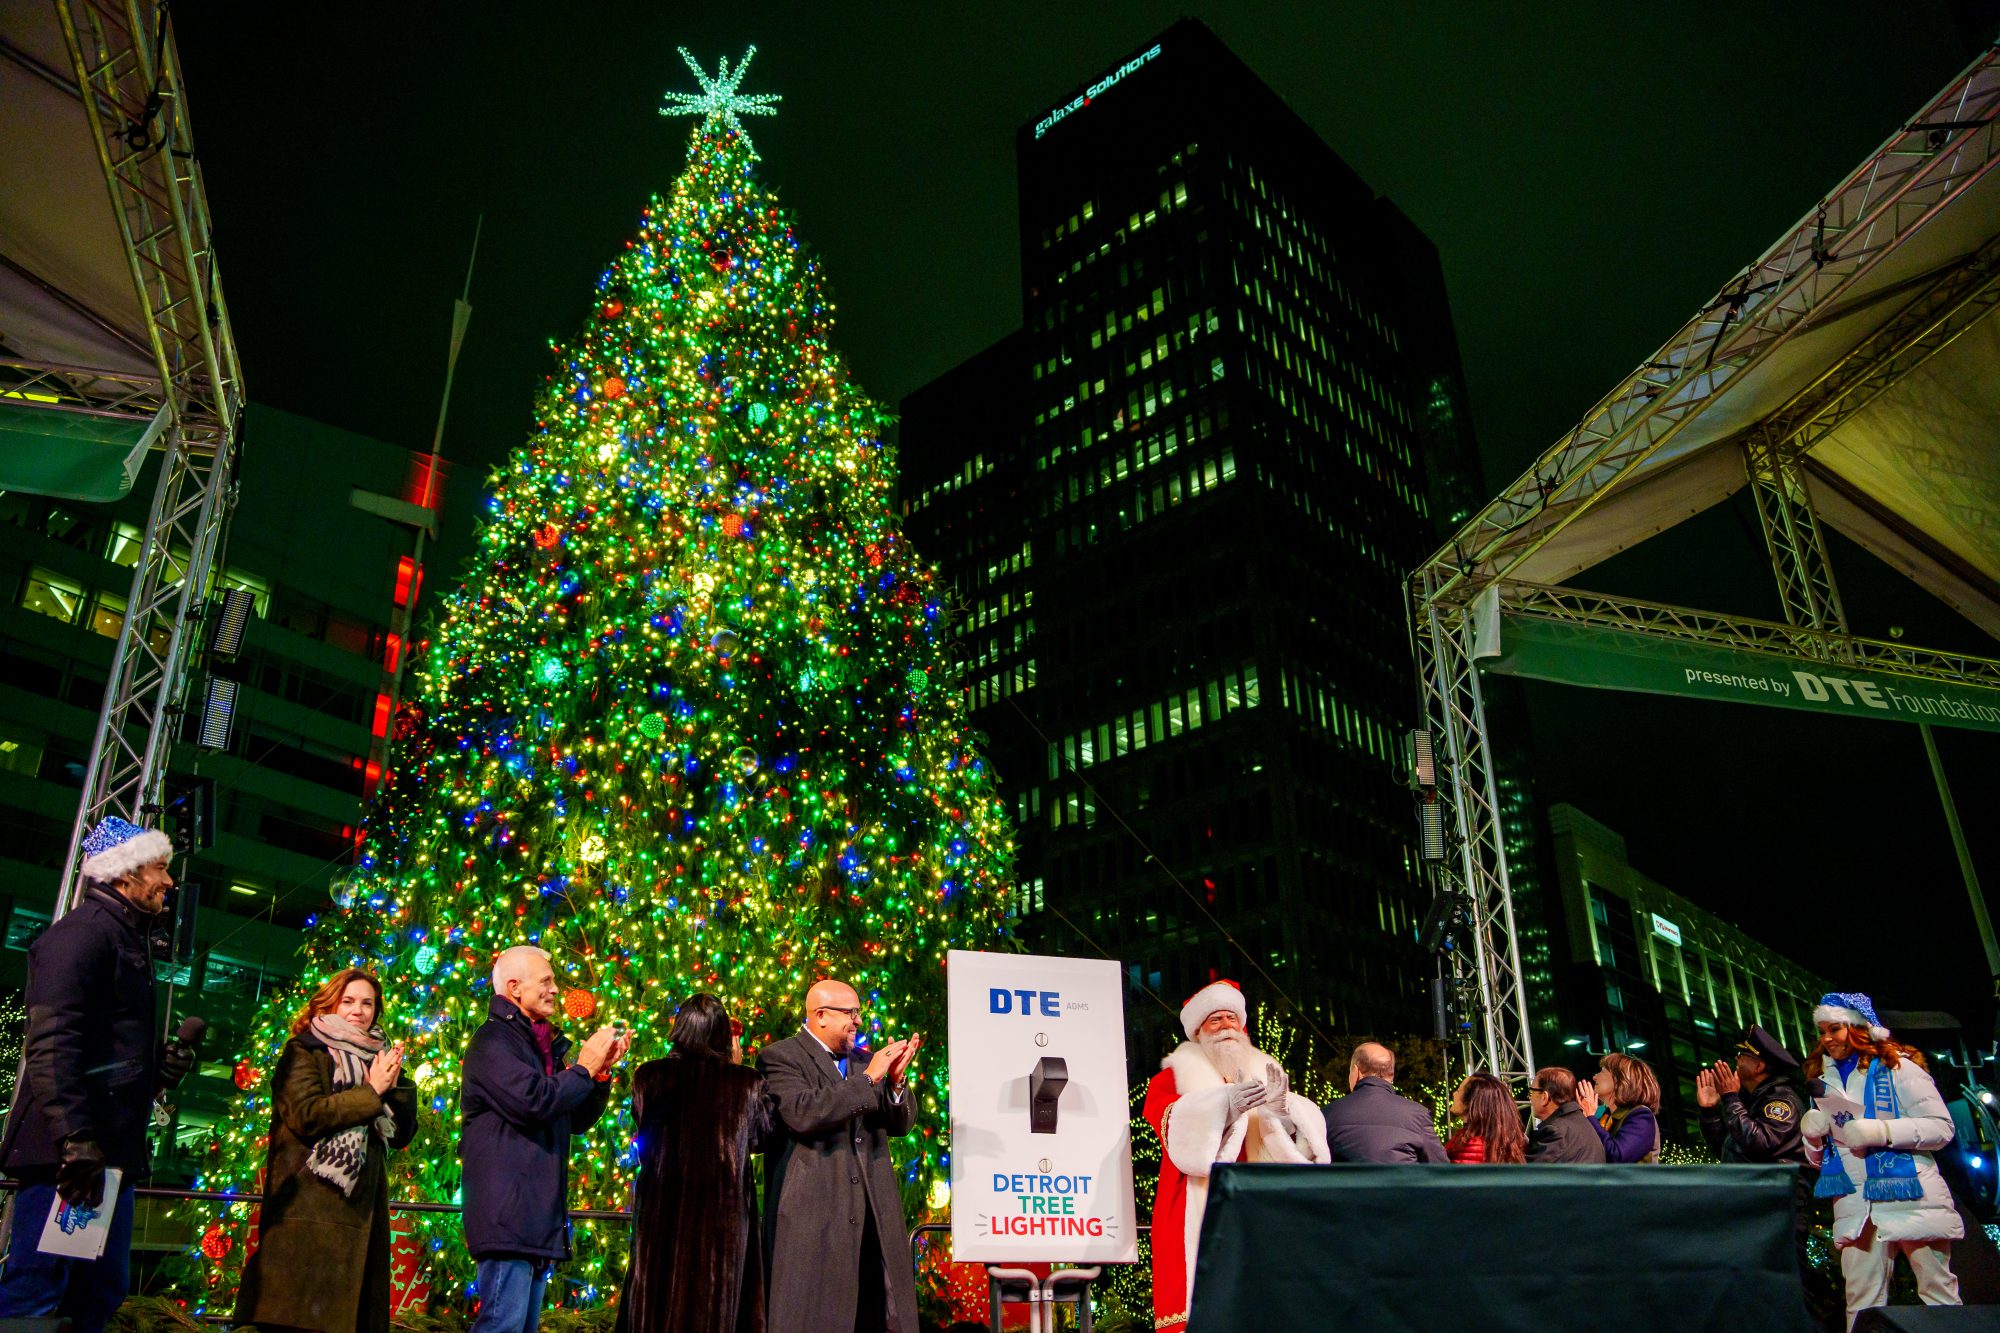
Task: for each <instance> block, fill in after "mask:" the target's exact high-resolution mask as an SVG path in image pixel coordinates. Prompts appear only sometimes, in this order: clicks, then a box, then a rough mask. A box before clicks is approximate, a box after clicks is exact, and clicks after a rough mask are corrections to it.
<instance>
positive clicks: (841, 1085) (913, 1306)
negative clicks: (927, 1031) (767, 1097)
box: [757, 981, 921, 1333]
mask: <svg viewBox="0 0 2000 1333" xmlns="http://www.w3.org/2000/svg"><path fill="white" fill-rule="evenodd" d="M860 1030H861V1001H860V998H859V997H857V996H856V995H855V993H854V990H853V988H852V987H850V986H845V985H843V984H841V983H840V982H838V981H822V982H819V983H818V984H816V985H815V986H814V987H813V988H812V989H811V990H810V991H808V992H807V993H806V1015H805V1026H804V1028H803V1029H802V1030H801V1031H799V1032H798V1033H796V1034H794V1035H793V1036H790V1037H786V1038H785V1039H784V1040H782V1041H774V1042H772V1043H771V1044H770V1045H769V1046H766V1047H765V1048H764V1049H763V1050H762V1051H761V1052H759V1053H758V1056H757V1068H758V1070H759V1071H760V1072H762V1074H763V1075H764V1084H765V1087H766V1089H767V1090H768V1091H769V1093H770V1094H771V1096H773V1097H774V1098H775V1099H776V1100H777V1105H778V1119H779V1121H780V1122H781V1125H782V1129H783V1131H784V1132H783V1134H782V1136H781V1138H782V1141H781V1142H780V1143H779V1144H777V1145H774V1146H772V1147H769V1148H767V1149H765V1152H764V1206H765V1209H766V1210H767V1211H766V1213H765V1217H766V1219H767V1220H766V1222H765V1228H764V1229H765V1234H766V1236H767V1237H768V1241H767V1245H768V1248H769V1251H770V1255H771V1263H770V1271H771V1297H770V1310H769V1327H770V1328H772V1329H773V1330H778V1329H782V1330H784V1333H849V1330H853V1333H861V1331H862V1330H864V1329H865V1330H867V1333H883V1330H885V1329H886V1330H889V1333H917V1285H916V1279H915V1276H914V1274H913V1273H912V1270H911V1267H910V1238H909V1232H908V1230H907V1229H906V1228H905V1226H904V1224H903V1197H902V1195H901V1193H900V1192H898V1190H897V1188H896V1177H895V1173H894V1171H893V1170H892V1169H891V1167H890V1163H889V1140H890V1139H891V1138H900V1137H901V1136H903V1135H904V1134H907V1133H909V1132H910V1130H911V1129H912V1128H913V1127H914V1126H915V1125H916V1123H917V1107H916V1094H915V1093H913V1092H912V1091H911V1090H910V1089H909V1087H908V1086H907V1084H906V1081H905V1080H906V1078H907V1076H908V1074H909V1068H910V1061H911V1060H912V1059H913V1058H914V1057H915V1056H916V1053H917V1046H918V1045H919V1044H920V1042H921V1038H920V1037H917V1038H912V1039H910V1040H908V1041H892V1042H890V1043H888V1044H887V1045H885V1046H883V1047H882V1048H881V1049H880V1050H877V1051H875V1052H873V1053H872V1054H871V1053H870V1052H868V1051H864V1050H860V1049H858V1048H857V1047H856V1046H855V1044H854V1039H855V1035H856V1034H857V1033H858V1032H859V1031H860Z"/></svg>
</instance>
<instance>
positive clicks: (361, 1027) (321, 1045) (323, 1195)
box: [236, 968, 417, 1333]
mask: <svg viewBox="0 0 2000 1333" xmlns="http://www.w3.org/2000/svg"><path fill="white" fill-rule="evenodd" d="M381 1012H382V986H381V983H380V982H378V981H377V980H376V979H375V977H374V976H373V975H372V974H370V973H368V972H364V971H362V970H361V969H360V968H348V969H347V970H346V971H344V972H341V973H338V974H336V975H335V976H334V977H333V978H331V979H330V980H329V981H327V983H326V984H325V985H323V986H321V987H320V988H319V989H318V990H317V991H315V992H314V993H313V997H312V999H311V1000H309V1001H307V1003H306V1007H305V1009H304V1010H303V1011H302V1012H301V1013H300V1014H299V1016H298V1018H297V1020H296V1021H294V1022H293V1024H292V1037H291V1040H290V1041H287V1042H286V1043H285V1049H284V1051H283V1053H282V1054H280V1055H279V1057H278V1068H277V1072H276V1073H274V1074H273V1075H272V1077H271V1090H272V1104H271V1140H270V1144H271V1146H270V1154H269V1156H268V1157H267V1158H266V1160H265V1167H264V1207H263V1213H262V1216H261V1218H260V1220H259V1224H258V1234H259V1242H258V1246H257V1249H256V1251H255V1252H254V1253H252V1254H251V1256H250V1260H249V1262H248V1263H247V1264H246V1265H244V1269H243V1285H242V1288H241V1289H240V1290H239V1291H238V1292H237V1296H236V1322H237V1323H239V1324H249V1323H254V1324H256V1325H258V1326H259V1327H260V1328H264V1329H287V1328H297V1329H314V1330H317V1331H318V1333H387V1330H388V1328H389V1297H390V1283H389V1164H388V1155H389V1152H390V1151H391V1150H393V1149H397V1148H401V1147H403V1146H404V1145H405V1144H407V1143H408V1142H409V1141H410V1138H411V1136H412V1135H414V1134H415V1133H416V1128H417V1095H416V1088H415V1086H414V1085H413V1084H411V1083H410V1082H409V1080H407V1079H405V1078H403V1077H402V1076H401V1075H402V1066H403V1048H402V1044H401V1043H400V1042H398V1043H396V1044H394V1045H390V1044H389V1043H387V1042H385V1041H384V1040H383V1037H382V1030H381V1028H380V1027H378V1026H377V1024H376V1020H377V1019H378V1018H379V1017H380V1015H381Z"/></svg>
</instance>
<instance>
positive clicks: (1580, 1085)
mask: <svg viewBox="0 0 2000 1333" xmlns="http://www.w3.org/2000/svg"><path fill="white" fill-rule="evenodd" d="M1576 1104H1577V1108H1578V1109H1579V1110H1581V1111H1582V1112H1583V1113H1584V1114H1585V1115H1587V1116H1595V1115H1596V1114H1597V1085H1596V1084H1595V1083H1592V1082H1591V1081H1590V1080H1589V1079H1587V1078H1580V1079H1578V1080H1577V1081H1576Z"/></svg>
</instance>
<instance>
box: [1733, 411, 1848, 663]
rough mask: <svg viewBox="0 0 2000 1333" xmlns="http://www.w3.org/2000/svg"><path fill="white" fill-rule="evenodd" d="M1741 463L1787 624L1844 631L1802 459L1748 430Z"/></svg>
mask: <svg viewBox="0 0 2000 1333" xmlns="http://www.w3.org/2000/svg"><path fill="white" fill-rule="evenodd" d="M1743 461H1744V470H1745V471H1746V472H1747V473H1748V474H1749V477H1750V494H1751V496H1752V498H1754V499H1755V500H1756V502H1757V522H1758V524H1759V525H1760V526H1761V527H1762V528H1763V530H1764V549H1765V551H1766V552H1767V553H1768V554H1769V555H1770V557H1771V572H1772V573H1773V574H1775V575H1776V576H1777V579H1778V596H1779V598H1780V599H1781V600H1782V601H1783V602H1784V608H1785V619H1786V621H1787V622H1789V623H1791V624H1794V625H1800V626H1803V627H1805V628H1808V629H1819V630H1828V631H1830V632H1833V633H1836V634H1841V633H1845V632H1846V630H1847V612H1846V610H1845V609H1844V608H1843V607H1842V606H1841V604H1840V588H1839V585H1838V584H1836V583H1835V582H1834V579H1833V563H1832V562H1831V561H1830V560H1828V558H1827V554H1826V535H1825V533H1823V532H1822V531H1821V530H1820V526H1819V517H1818V515H1817V514H1815V513H1814V512H1813V505H1812V494H1811V492H1810V491H1809V490H1808V489H1807V486H1806V474H1805V467H1804V465H1803V458H1802V457H1801V455H1799V454H1798V453H1796V452H1795V451H1793V450H1792V449H1791V448H1789V447H1788V443H1787V442H1784V441H1780V442H1777V443H1773V442H1772V441H1770V440H1768V439H1767V438H1765V437H1764V436H1763V435H1762V434H1761V433H1758V432H1752V434H1751V436H1750V438H1749V439H1747V440H1745V441H1744V444H1743Z"/></svg>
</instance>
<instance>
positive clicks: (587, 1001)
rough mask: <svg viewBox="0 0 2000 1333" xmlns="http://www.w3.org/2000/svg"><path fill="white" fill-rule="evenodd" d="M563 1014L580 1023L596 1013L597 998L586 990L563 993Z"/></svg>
mask: <svg viewBox="0 0 2000 1333" xmlns="http://www.w3.org/2000/svg"><path fill="white" fill-rule="evenodd" d="M563 1012H564V1013H565V1014H568V1015H569V1016H570V1017H571V1018H572V1019H575V1020H576V1021H577V1022H579V1023H581V1022H583V1021H584V1020H585V1019H587V1018H589V1017H590V1016H591V1015H592V1014H594V1013H596V1012H597V997H596V996H595V995H592V994H591V993H590V992H589V991H587V990H571V991H564V992H563Z"/></svg>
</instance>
